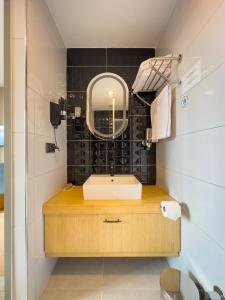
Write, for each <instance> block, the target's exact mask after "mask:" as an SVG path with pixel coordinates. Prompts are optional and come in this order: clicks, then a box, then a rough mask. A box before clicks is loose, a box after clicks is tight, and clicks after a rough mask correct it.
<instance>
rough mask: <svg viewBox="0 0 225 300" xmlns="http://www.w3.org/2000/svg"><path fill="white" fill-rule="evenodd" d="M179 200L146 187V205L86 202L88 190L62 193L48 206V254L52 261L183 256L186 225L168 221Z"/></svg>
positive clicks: (155, 187) (143, 193)
mask: <svg viewBox="0 0 225 300" xmlns="http://www.w3.org/2000/svg"><path fill="white" fill-rule="evenodd" d="M169 199H170V200H173V198H171V197H170V196H169V195H168V194H166V193H165V192H164V191H162V190H161V189H160V188H159V187H157V186H143V191H142V200H93V201H92V200H86V201H85V200H83V189H82V186H75V187H73V189H71V190H63V191H62V192H59V193H58V194H56V195H55V196H54V197H52V198H51V199H50V200H48V201H47V202H46V203H45V204H44V206H43V213H44V219H45V253H46V255H47V256H50V257H94V256H95V257H96V256H101V257H102V256H108V257H112V256H114V257H115V256H116V257H118V256H130V257H131V256H133V257H135V256H177V255H178V254H179V251H180V220H178V221H176V222H173V221H171V220H169V219H166V218H163V217H162V215H161V210H160V203H161V201H163V200H169Z"/></svg>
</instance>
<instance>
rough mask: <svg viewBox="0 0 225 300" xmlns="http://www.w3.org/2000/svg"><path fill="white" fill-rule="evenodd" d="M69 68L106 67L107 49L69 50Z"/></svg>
mask: <svg viewBox="0 0 225 300" xmlns="http://www.w3.org/2000/svg"><path fill="white" fill-rule="evenodd" d="M67 65H68V66H105V65H106V49H104V48H99V49H97V48H70V49H67Z"/></svg>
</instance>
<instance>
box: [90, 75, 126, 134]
mask: <svg viewBox="0 0 225 300" xmlns="http://www.w3.org/2000/svg"><path fill="white" fill-rule="evenodd" d="M103 78H113V79H115V80H117V81H118V82H119V83H120V84H121V86H122V88H123V95H124V97H123V118H122V119H121V120H122V124H121V126H120V127H119V129H118V130H117V131H116V132H115V133H114V134H113V133H112V134H104V133H101V132H100V131H99V130H97V129H96V128H95V127H94V126H93V119H92V115H93V114H92V92H93V88H94V86H95V84H96V83H97V82H98V81H99V80H100V79H103ZM128 105H129V89H128V86H127V83H126V82H125V80H124V79H123V78H122V77H120V76H119V75H117V74H115V73H110V72H105V73H100V74H98V75H97V76H95V77H94V78H92V80H91V81H90V82H89V84H88V87H87V100H86V123H87V126H88V129H89V130H90V131H91V133H92V134H93V135H94V136H95V137H97V138H99V139H104V140H111V139H113V140H114V139H116V138H117V137H119V136H120V135H121V134H122V133H123V132H124V131H125V130H126V128H127V125H128V119H127V110H128V109H129V108H127V109H126V107H128Z"/></svg>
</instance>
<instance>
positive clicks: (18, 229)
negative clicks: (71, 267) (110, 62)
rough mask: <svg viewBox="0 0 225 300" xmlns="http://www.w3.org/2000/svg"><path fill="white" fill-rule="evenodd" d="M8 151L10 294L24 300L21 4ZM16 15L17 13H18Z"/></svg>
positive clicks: (17, 3) (17, 5) (16, 8)
mask: <svg viewBox="0 0 225 300" xmlns="http://www.w3.org/2000/svg"><path fill="white" fill-rule="evenodd" d="M11 4H12V5H11V12H10V14H11V17H12V28H11V45H12V51H11V63H12V67H11V70H12V132H13V133H12V149H13V173H12V174H13V180H12V182H13V199H12V207H13V228H12V234H13V249H12V251H13V274H12V276H13V282H12V284H13V294H12V298H13V299H15V300H22V299H27V270H26V268H27V251H26V214H25V212H26V155H25V153H26V131H25V124H26V118H25V117H26V116H25V111H26V109H25V108H26V97H25V95H26V79H25V77H26V64H25V57H26V38H25V32H26V28H25V1H24V0H13V1H12V2H11ZM18 12H20V13H18Z"/></svg>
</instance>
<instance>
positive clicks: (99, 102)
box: [87, 73, 128, 139]
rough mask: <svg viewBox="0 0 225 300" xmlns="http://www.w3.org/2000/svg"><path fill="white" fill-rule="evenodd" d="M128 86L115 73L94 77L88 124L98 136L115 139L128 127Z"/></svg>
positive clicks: (90, 89) (88, 102) (91, 87)
mask: <svg viewBox="0 0 225 300" xmlns="http://www.w3.org/2000/svg"><path fill="white" fill-rule="evenodd" d="M127 112H128V87H127V85H126V83H125V81H124V80H123V79H122V78H121V77H120V76H118V75H117V74H114V73H103V74H99V75H97V76H96V77H94V78H93V79H92V80H91V82H90V83H89V85H88V95H87V125H88V127H89V130H90V131H91V132H92V133H93V134H94V135H95V136H96V137H98V138H102V139H115V138H116V137H118V136H119V135H121V134H122V133H123V132H124V130H125V129H126V128H127V124H128V121H127Z"/></svg>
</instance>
